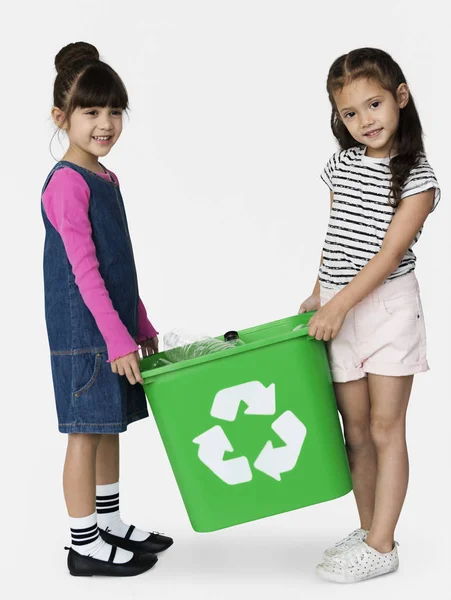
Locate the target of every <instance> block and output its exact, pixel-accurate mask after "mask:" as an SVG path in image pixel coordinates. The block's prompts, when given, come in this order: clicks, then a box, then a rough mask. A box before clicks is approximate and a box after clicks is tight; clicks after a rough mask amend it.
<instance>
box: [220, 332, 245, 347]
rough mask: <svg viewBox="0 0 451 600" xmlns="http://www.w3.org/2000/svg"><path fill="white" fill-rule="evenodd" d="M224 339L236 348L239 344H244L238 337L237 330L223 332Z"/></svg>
mask: <svg viewBox="0 0 451 600" xmlns="http://www.w3.org/2000/svg"><path fill="white" fill-rule="evenodd" d="M224 340H225V341H226V342H227V343H228V344H231V345H232V346H234V347H235V348H238V347H239V346H244V342H243V340H241V339H240V336H239V335H238V331H227V333H225V334H224Z"/></svg>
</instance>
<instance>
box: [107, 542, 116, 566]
mask: <svg viewBox="0 0 451 600" xmlns="http://www.w3.org/2000/svg"><path fill="white" fill-rule="evenodd" d="M116 550H117V546H111V552H110V558H109V559H108V562H109V563H112V562H114V557H115V556H116Z"/></svg>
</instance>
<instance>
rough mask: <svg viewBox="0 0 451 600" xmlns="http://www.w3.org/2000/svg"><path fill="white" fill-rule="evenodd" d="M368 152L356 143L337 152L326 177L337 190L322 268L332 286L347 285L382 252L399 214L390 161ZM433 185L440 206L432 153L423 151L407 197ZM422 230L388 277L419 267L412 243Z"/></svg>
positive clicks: (321, 274)
mask: <svg viewBox="0 0 451 600" xmlns="http://www.w3.org/2000/svg"><path fill="white" fill-rule="evenodd" d="M365 150H366V148H360V147H355V148H350V149H349V150H342V151H340V152H337V153H335V154H334V155H333V156H332V157H331V158H330V160H329V162H328V163H327V165H326V167H325V169H324V171H323V173H322V175H321V178H322V180H323V181H324V182H325V183H326V184H327V186H328V187H329V188H330V190H331V191H332V192H333V193H334V197H333V203H332V210H331V213H330V220H329V226H328V228H327V233H326V239H325V241H324V246H323V261H322V264H321V267H320V270H319V279H320V284H321V286H323V287H326V288H334V289H335V288H341V287H343V286H345V285H347V284H348V283H349V282H350V281H351V280H352V279H353V277H355V276H356V275H357V273H358V272H359V271H360V270H361V269H362V268H363V267H364V266H365V265H366V264H367V262H368V261H369V260H370V259H371V258H373V256H375V255H376V254H377V253H378V252H379V250H380V248H381V245H382V241H383V239H384V237H385V233H386V231H387V229H388V226H389V225H390V223H391V220H392V218H393V215H394V213H395V212H396V209H394V208H393V207H392V206H391V205H390V204H389V202H388V195H389V189H390V179H391V173H390V167H389V162H390V159H389V158H371V157H369V156H366V154H365ZM431 188H435V197H434V206H433V209H432V210H434V209H435V207H436V206H437V204H438V202H439V200H440V189H439V187H438V183H437V180H436V178H435V175H434V171H433V170H432V168H431V166H430V165H429V163H428V161H427V158H426V155H425V154H421V157H420V160H419V162H418V165H417V166H416V167H414V168H413V169H412V171H411V172H410V174H409V176H408V178H407V180H406V183H405V184H404V187H403V190H402V194H401V198H402V199H403V198H407V197H408V196H412V195H414V194H419V193H421V192H424V191H426V190H428V189H431ZM420 234H421V230H420V231H419V232H418V234H417V236H416V237H415V239H414V240H413V242H412V244H411V246H410V248H409V249H408V250H407V252H406V254H405V256H404V258H403V259H402V261H401V263H400V264H399V266H398V267H397V269H396V270H395V271H394V272H393V273H392V274H391V275H390V277H388V278H387V281H388V280H389V279H395V278H396V277H400V276H402V275H406V274H407V273H410V271H413V270H414V269H415V261H416V257H415V254H414V253H413V251H412V246H413V245H414V244H415V243H416V242H417V241H418V238H419V237H420Z"/></svg>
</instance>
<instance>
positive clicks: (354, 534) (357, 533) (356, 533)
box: [335, 531, 360, 548]
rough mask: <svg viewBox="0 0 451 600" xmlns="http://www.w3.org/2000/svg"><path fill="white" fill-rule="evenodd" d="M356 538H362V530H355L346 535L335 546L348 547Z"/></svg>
mask: <svg viewBox="0 0 451 600" xmlns="http://www.w3.org/2000/svg"><path fill="white" fill-rule="evenodd" d="M356 538H360V531H353V532H352V533H350V534H349V535H348V536H347V537H345V538H344V539H343V540H341V542H338V543H337V544H335V547H336V548H347V547H348V545H349V544H350V543H351V544H352V545H353V542H354V540H355V539H356Z"/></svg>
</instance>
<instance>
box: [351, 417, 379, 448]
mask: <svg viewBox="0 0 451 600" xmlns="http://www.w3.org/2000/svg"><path fill="white" fill-rule="evenodd" d="M344 432H345V440H346V446H347V448H348V450H350V451H351V452H358V451H359V450H362V449H364V448H366V447H367V446H368V444H370V443H371V441H372V440H371V433H370V423H369V420H368V421H367V420H351V421H349V422H347V423H345V425H344Z"/></svg>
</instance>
